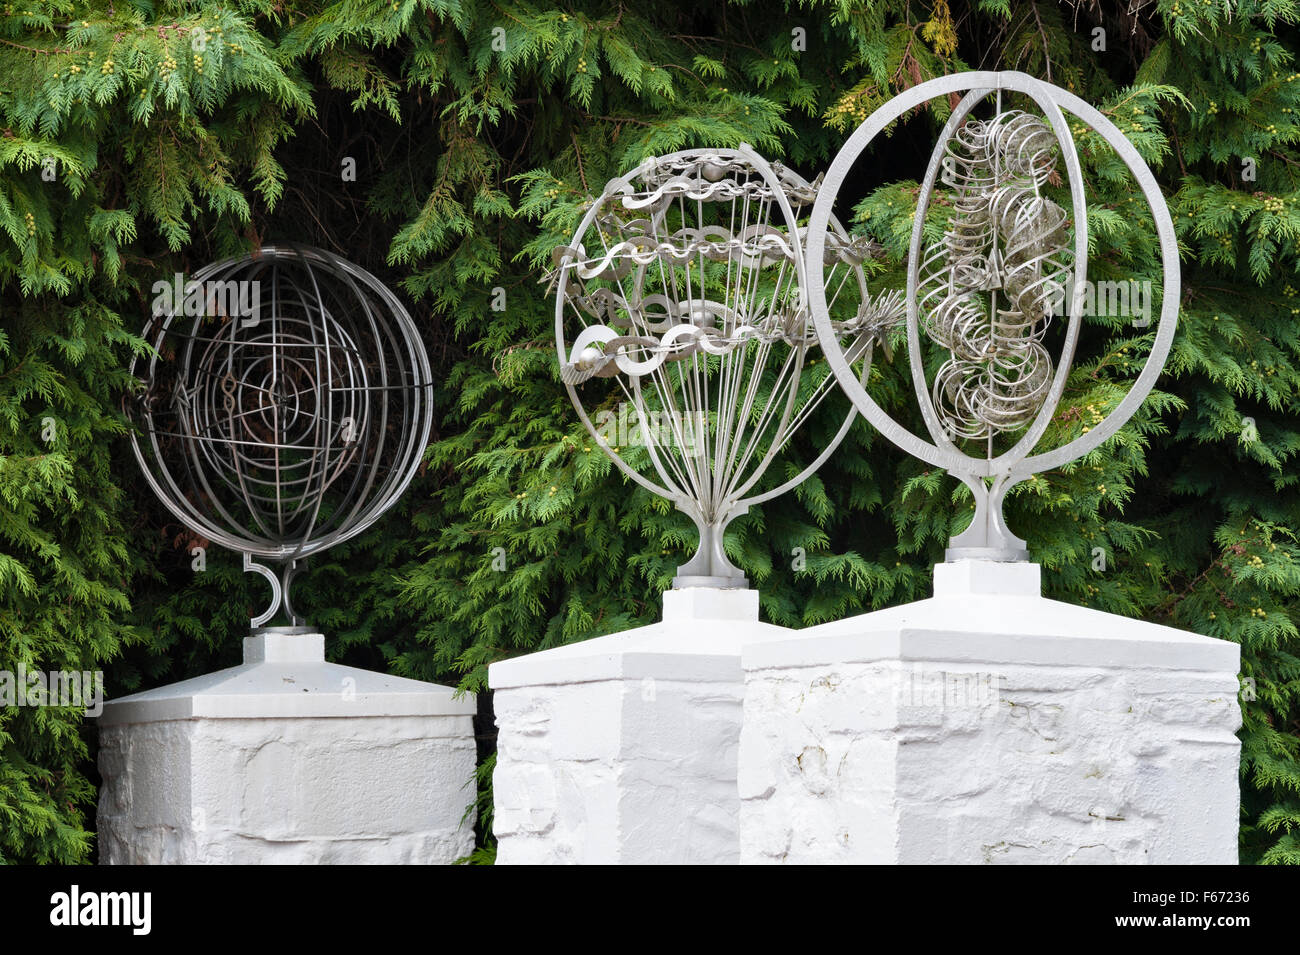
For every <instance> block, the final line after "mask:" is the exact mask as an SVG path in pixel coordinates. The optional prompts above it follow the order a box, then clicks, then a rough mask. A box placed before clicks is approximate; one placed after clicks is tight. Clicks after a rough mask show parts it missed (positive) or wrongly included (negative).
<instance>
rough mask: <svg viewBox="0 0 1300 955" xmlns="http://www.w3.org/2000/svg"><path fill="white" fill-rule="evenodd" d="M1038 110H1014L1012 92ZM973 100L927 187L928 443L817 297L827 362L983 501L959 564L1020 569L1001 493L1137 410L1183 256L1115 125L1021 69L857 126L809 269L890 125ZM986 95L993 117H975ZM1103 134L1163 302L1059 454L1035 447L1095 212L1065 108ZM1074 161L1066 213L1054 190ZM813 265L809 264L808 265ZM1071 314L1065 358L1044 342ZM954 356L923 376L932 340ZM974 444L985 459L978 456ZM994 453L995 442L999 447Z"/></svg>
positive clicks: (928, 86)
mask: <svg viewBox="0 0 1300 955" xmlns="http://www.w3.org/2000/svg"><path fill="white" fill-rule="evenodd" d="M1004 92H1006V93H1008V94H1012V93H1014V94H1022V95H1023V97H1025V98H1027V100H1028V103H1031V104H1032V111H1031V110H1030V109H1024V110H1020V109H1004V108H1003V103H1002V99H1003V93H1004ZM954 93H959V94H965V95H964V97H963V98H962V99H961V101H960V103H959V104H958V105H957V106H956V108H955V109H953V111H952V115H951V118H950V119H949V120H948V123H947V125H946V126H945V127H944V129H943V132H942V133H941V134H940V137H939V142H938V144H937V145H936V146H935V149H934V152H933V154H932V155H931V158H930V163H929V168H928V169H927V170H926V174H925V179H924V180H923V182H922V184H921V189H920V194H919V198H918V201H917V211H916V216H915V222H914V224H913V229H912V239H911V248H910V250H909V261H908V274H907V295H906V308H907V319H906V329H907V344H908V360H909V363H910V365H911V370H912V380H913V385H914V388H915V391H916V395H917V398H918V401H919V402H920V410H921V414H922V417H923V418H924V420H925V425H926V429H927V430H928V432H929V435H930V440H929V441H926V440H924V439H922V438H919V437H917V436H916V435H914V434H913V433H912V432H911V431H909V430H908V429H907V428H904V427H903V426H902V425H900V424H899V423H898V422H896V421H894V420H893V419H892V418H891V417H890V416H889V415H888V414H887V413H886V412H885V411H884V410H883V409H882V408H881V407H880V406H879V405H878V404H877V403H876V402H875V401H874V400H873V399H872V398H871V396H870V395H869V394H868V393H867V390H866V388H865V387H864V386H863V384H862V382H861V380H860V378H859V376H857V375H856V374H855V373H854V371H853V369H852V368H851V366H850V362H849V361H848V357H849V356H847V355H846V354H845V353H844V351H843V349H842V348H841V347H840V346H839V344H838V341H837V335H836V329H835V323H834V320H833V317H832V315H831V313H830V311H829V310H828V303H827V302H826V300H825V296H824V294H823V292H822V290H821V287H820V285H819V283H817V282H816V281H814V282H812V283H811V285H810V286H809V299H810V304H811V308H812V312H813V316H814V322H815V324H816V327H817V331H818V333H819V334H820V336H821V338H822V345H823V349H824V351H825V353H826V357H827V360H828V362H829V364H830V366H831V368H832V369H833V370H834V372H835V375H836V377H837V378H838V379H839V382H840V384H841V386H842V387H843V388H844V390H845V392H846V393H847V394H848V395H849V397H850V399H851V400H852V401H853V403H854V405H856V406H857V408H858V409H859V410H860V411H861V412H862V413H863V415H864V416H865V417H866V418H867V419H868V420H869V421H870V422H871V423H872V425H873V426H874V427H876V428H877V429H878V430H879V431H881V432H882V433H883V434H884V435H885V436H886V437H888V438H889V439H890V440H892V441H893V442H894V443H895V444H897V445H899V446H900V447H901V448H903V449H904V450H905V451H907V452H909V453H910V454H912V455H914V456H916V457H918V458H920V459H922V460H923V461H926V462H927V463H929V464H932V465H934V466H936V467H940V468H944V469H946V470H948V471H949V472H950V473H952V474H954V475H955V476H956V477H958V478H960V479H961V480H962V481H963V482H964V483H965V484H966V485H967V486H968V487H970V489H971V491H972V492H973V493H974V496H975V517H974V520H973V521H972V523H971V525H970V527H969V528H967V529H966V530H965V531H964V532H962V533H961V534H959V535H958V536H956V537H954V538H953V539H952V541H951V544H950V547H949V549H948V552H947V558H948V559H949V560H958V559H962V558H975V559H987V560H1004V561H1006V560H1024V559H1026V558H1027V557H1028V551H1027V550H1026V547H1025V541H1024V540H1022V539H1020V538H1018V537H1016V536H1015V535H1014V534H1012V533H1011V531H1010V530H1009V529H1008V527H1007V525H1006V522H1005V520H1004V519H1003V516H1002V505H1003V502H1004V500H1005V498H1006V494H1007V491H1008V490H1009V489H1010V488H1011V487H1013V486H1014V485H1016V484H1017V483H1019V482H1020V481H1023V480H1025V479H1027V478H1028V477H1029V476H1030V475H1031V474H1034V473H1036V472H1038V471H1043V470H1047V469H1050V468H1054V467H1059V466H1060V465H1062V464H1065V463H1066V462H1069V461H1071V460H1074V459H1075V458H1078V457H1081V456H1082V455H1084V454H1086V453H1088V452H1089V451H1091V450H1092V449H1094V448H1096V447H1097V446H1098V445H1100V444H1101V443H1102V442H1103V441H1105V440H1106V439H1107V438H1109V437H1110V436H1111V435H1113V434H1114V433H1115V432H1116V431H1118V430H1119V428H1120V427H1122V426H1123V425H1124V423H1125V422H1126V421H1128V420H1129V418H1131V417H1132V416H1133V414H1134V412H1136V411H1137V409H1138V407H1139V406H1140V405H1141V403H1142V401H1143V400H1144V399H1145V398H1146V396H1147V395H1148V394H1149V393H1150V391H1151V389H1152V387H1153V386H1154V385H1155V381H1156V378H1157V377H1158V376H1159V374H1160V371H1161V369H1162V368H1163V366H1164V362H1165V358H1166V357H1167V356H1168V354H1169V349H1170V346H1171V344H1172V343H1173V338H1174V331H1175V326H1176V324H1177V319H1178V299H1179V267H1178V247H1177V242H1176V240H1175V235H1174V229H1173V223H1172V221H1171V220H1170V217H1169V211H1168V208H1167V207H1166V205H1165V202H1164V198H1163V197H1162V196H1161V193H1160V189H1159V187H1158V185H1157V184H1156V181H1155V177H1154V176H1152V174H1151V171H1150V170H1149V169H1148V168H1147V166H1146V164H1145V163H1144V162H1143V161H1142V158H1141V156H1140V155H1139V154H1138V152H1137V150H1136V149H1135V148H1134V147H1133V145H1132V143H1130V142H1129V141H1128V139H1127V138H1125V136H1124V135H1123V133H1121V132H1120V131H1119V130H1118V129H1117V128H1116V127H1115V125H1114V124H1113V123H1112V122H1111V121H1110V120H1108V119H1107V118H1106V117H1105V116H1103V115H1102V114H1101V113H1100V112H1098V111H1097V110H1096V109H1094V108H1093V107H1091V106H1089V105H1088V104H1087V103H1085V102H1083V101H1082V100H1081V99H1079V98H1078V97H1077V96H1074V95H1073V94H1071V93H1068V92H1066V91H1065V90H1062V89H1060V88H1058V87H1055V86H1052V85H1050V84H1047V83H1044V82H1041V81H1039V80H1036V79H1034V78H1033V77H1031V76H1028V75H1026V74H1024V73H1015V72H1003V73H986V72H980V73H959V74H955V75H953V76H945V77H940V78H938V79H934V80H930V81H928V82H925V83H921V84H919V85H917V86H914V87H913V88H911V89H910V90H907V91H906V92H904V93H902V94H900V95H899V96H897V97H895V98H894V99H892V100H890V101H889V102H888V103H885V104H884V105H883V106H881V107H880V108H879V109H878V110H876V111H875V112H874V113H873V114H872V115H871V116H870V117H868V119H867V120H866V121H865V122H864V123H863V124H862V125H861V126H859V127H858V129H857V130H856V131H855V132H854V133H853V134H852V136H850V138H849V140H848V142H847V143H846V144H845V145H844V148H843V149H842V150H841V151H840V153H839V155H837V156H836V158H835V160H834V162H833V163H832V165H831V168H830V170H829V171H828V172H827V174H826V181H825V183H824V184H823V186H822V189H821V191H820V193H819V195H818V196H817V201H816V203H815V204H814V207H813V210H812V215H811V219H810V222H809V226H808V232H809V235H808V242H807V247H808V252H807V254H808V259H809V262H810V263H813V262H817V261H819V260H820V258H821V256H822V255H823V251H824V249H825V248H827V247H828V246H829V245H830V244H831V243H832V242H833V241H834V240H833V239H831V238H830V237H831V236H832V235H834V234H835V231H836V227H835V226H834V225H833V216H832V209H833V207H834V203H835V200H836V197H837V196H838V193H839V190H840V187H841V185H842V184H843V182H844V179H845V176H846V175H848V173H849V171H850V169H851V168H852V166H853V164H854V162H856V161H857V159H858V157H859V156H861V155H862V154H863V152H864V151H865V150H866V149H867V147H868V146H869V145H870V144H871V142H872V141H873V140H874V139H875V138H876V136H877V135H879V134H880V132H881V131H882V130H884V129H885V127H887V126H888V125H889V124H890V123H892V122H894V121H895V120H897V119H898V118H899V117H901V116H903V115H904V114H906V113H908V112H909V111H911V110H914V109H916V108H917V107H918V106H921V105H923V104H925V103H927V102H928V101H930V100H932V99H935V98H937V97H947V96H950V95H952V94H954ZM990 98H992V100H993V104H992V115H991V116H989V117H988V118H987V119H982V120H981V119H977V118H976V117H975V115H974V113H975V111H976V109H977V108H980V107H981V106H982V105H983V104H985V103H986V102H987V101H988V100H989V99H990ZM1066 113H1068V114H1071V115H1072V116H1074V117H1075V118H1076V119H1077V120H1079V121H1081V122H1082V123H1083V124H1085V125H1086V126H1088V127H1090V128H1091V129H1093V130H1094V131H1095V132H1096V133H1097V134H1098V135H1099V136H1100V137H1101V138H1102V139H1103V140H1104V141H1105V142H1106V143H1107V144H1108V145H1109V146H1110V147H1111V148H1112V149H1114V150H1115V152H1116V154H1117V155H1118V156H1119V158H1120V159H1121V160H1123V162H1124V164H1125V165H1126V166H1127V167H1128V169H1129V172H1130V173H1131V174H1132V176H1133V178H1134V180H1135V181H1136V182H1137V184H1138V186H1139V187H1140V189H1141V192H1142V195H1143V197H1144V198H1145V199H1146V202H1147V204H1148V205H1149V207H1150V210H1151V215H1152V218H1153V221H1154V223H1155V229H1156V234H1157V236H1158V238H1159V242H1160V250H1161V256H1162V259H1163V263H1162V267H1163V282H1162V301H1161V311H1160V319H1159V323H1158V325H1157V326H1156V329H1155V334H1154V338H1153V341H1152V344H1151V351H1150V353H1149V355H1148V357H1147V360H1146V362H1145V364H1144V365H1143V367H1142V370H1141V372H1140V374H1139V375H1138V377H1137V379H1136V381H1135V382H1134V383H1133V385H1132V387H1131V388H1130V389H1129V391H1128V392H1127V393H1126V394H1125V396H1124V397H1123V399H1122V400H1121V401H1120V402H1119V403H1118V404H1117V405H1116V406H1115V408H1114V409H1112V410H1111V412H1110V413H1109V415H1107V416H1106V417H1105V418H1104V420H1102V421H1101V422H1100V423H1098V424H1096V425H1095V426H1093V427H1092V428H1090V429H1084V431H1083V433H1081V434H1080V435H1078V436H1077V437H1074V438H1073V439H1072V440H1069V441H1068V442H1066V443H1065V444H1063V445H1062V446H1060V447H1055V448H1051V447H1048V448H1040V447H1039V445H1040V443H1041V440H1042V438H1043V435H1044V433H1045V432H1046V430H1047V428H1048V426H1049V424H1050V423H1051V421H1052V418H1053V416H1054V415H1055V414H1056V412H1057V409H1058V406H1059V404H1060V402H1061V399H1062V395H1063V393H1064V391H1065V387H1066V380H1067V377H1068V375H1069V372H1070V368H1071V364H1072V362H1073V358H1074V352H1075V347H1076V345H1077V343H1078V340H1079V333H1080V326H1081V322H1082V317H1083V310H1084V309H1083V303H1084V298H1085V292H1086V290H1087V277H1088V276H1087V270H1088V213H1087V204H1086V201H1085V196H1084V186H1083V179H1082V170H1081V168H1080V165H1079V159H1078V155H1077V153H1076V151H1075V147H1074V140H1073V137H1072V135H1071V132H1070V127H1069V124H1068V123H1067V122H1066V119H1065V114H1066ZM1062 166H1063V167H1064V173H1065V176H1066V178H1068V182H1069V194H1070V199H1069V202H1070V207H1069V208H1063V207H1062V206H1061V205H1059V204H1058V203H1056V202H1054V201H1053V200H1052V199H1050V198H1049V197H1048V196H1047V195H1045V192H1046V185H1047V183H1048V182H1049V180H1053V179H1056V177H1057V176H1058V175H1059V173H1060V171H1061V167H1062ZM939 183H942V185H943V186H944V187H946V189H947V193H946V195H945V196H943V201H944V202H945V203H946V204H947V205H948V206H949V207H950V208H951V216H950V218H949V220H948V224H947V228H946V229H945V231H944V234H943V236H942V237H941V238H940V239H939V240H938V241H935V242H932V243H931V244H930V245H929V246H928V247H925V245H924V235H923V230H924V226H925V218H926V213H927V211H928V210H929V209H930V207H931V205H932V204H933V203H934V202H935V201H936V200H937V199H939V198H940V197H939V194H938V192H937V186H938V184H939ZM810 269H811V265H810ZM1062 314H1063V315H1064V320H1065V326H1064V329H1063V330H1062V331H1061V333H1060V337H1061V344H1060V350H1059V354H1058V355H1057V357H1056V360H1055V362H1053V358H1052V356H1051V354H1050V353H1049V351H1048V348H1047V347H1046V346H1045V344H1044V340H1045V337H1046V334H1047V331H1048V328H1049V325H1050V323H1051V320H1052V319H1053V317H1057V316H1061V315H1062ZM923 335H924V336H925V338H926V339H927V340H928V341H929V342H931V343H932V345H934V346H938V347H939V348H941V349H942V350H944V351H945V352H946V360H945V361H943V363H942V364H941V365H940V367H939V368H938V371H937V372H936V373H935V374H934V376H933V381H931V382H927V381H926V371H925V368H926V366H925V363H924V360H923V355H922V336H923ZM972 444H974V445H975V446H976V448H977V449H978V450H977V452H976V453H969V452H968V450H967V449H968V448H969V447H970V446H971V445H972ZM999 444H1000V445H1001V446H999Z"/></svg>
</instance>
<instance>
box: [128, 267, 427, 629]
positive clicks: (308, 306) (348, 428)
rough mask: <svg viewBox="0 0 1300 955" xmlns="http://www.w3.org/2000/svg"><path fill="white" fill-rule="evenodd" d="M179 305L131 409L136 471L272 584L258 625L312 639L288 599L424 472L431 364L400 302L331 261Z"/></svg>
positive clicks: (167, 315) (210, 283)
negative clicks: (302, 573)
mask: <svg viewBox="0 0 1300 955" xmlns="http://www.w3.org/2000/svg"><path fill="white" fill-rule="evenodd" d="M168 297H169V298H171V299H172V300H171V301H170V303H167V302H166V301H165V300H164V303H163V305H161V306H156V308H155V315H154V317H153V318H152V319H151V320H150V322H149V324H148V325H147V326H146V328H145V331H144V337H145V338H146V339H147V340H148V341H149V342H150V344H152V346H153V349H154V354H153V355H151V356H150V357H149V358H148V359H147V362H146V363H145V366H144V369H143V376H142V377H143V378H144V382H145V387H144V389H143V390H142V391H141V392H140V393H139V394H138V395H137V396H135V397H134V399H129V400H128V411H129V413H130V414H131V415H132V417H133V419H134V420H135V422H136V423H137V425H138V429H139V431H140V434H139V436H133V437H132V444H133V446H134V449H135V454H136V458H137V460H138V461H139V463H140V467H141V469H142V471H143V472H144V475H145V479H146V480H147V481H148V483H149V486H150V487H152V488H153V490H154V492H155V493H156V494H157V495H158V497H159V498H160V499H161V500H162V502H163V503H164V504H165V505H166V506H167V508H168V510H170V511H171V513H172V514H174V515H175V516H176V518H177V520H179V521H180V522H181V523H182V524H184V525H185V526H186V527H188V528H189V529H190V530H191V531H193V532H194V533H195V534H198V535H200V536H201V537H203V538H206V539H208V540H211V541H214V542H215V543H218V544H220V545H222V546H223V547H228V548H230V549H232V550H236V551H241V552H243V555H244V569H245V570H250V571H255V572H257V573H260V574H262V575H263V576H265V577H266V578H267V580H268V581H269V582H270V584H271V590H272V594H273V599H272V603H271V605H270V607H269V608H268V609H267V610H266V611H265V612H264V613H262V614H261V615H259V616H257V617H255V618H253V620H252V625H253V626H254V627H260V626H261V625H262V624H264V623H266V621H268V620H270V619H271V618H272V617H273V616H274V614H275V613H276V611H277V610H278V609H279V608H280V607H281V606H283V609H284V611H285V613H286V615H287V616H288V618H289V620H290V622H291V624H293V625H299V624H301V623H302V621H301V619H300V618H299V617H298V616H297V615H296V614H295V613H294V610H293V605H292V604H291V603H290V598H289V588H290V583H291V580H292V577H293V574H294V573H295V571H297V570H298V569H299V568H300V566H301V563H302V561H303V560H305V559H306V558H308V557H310V556H311V555H313V554H317V553H319V552H320V551H322V550H324V549H325V548H327V547H331V546H333V545H335V544H338V543H340V542H342V541H345V540H347V539H348V538H351V537H354V536H355V535H357V534H359V533H361V532H362V531H363V530H365V529H366V528H367V527H369V526H370V525H371V524H373V523H374V522H375V521H376V520H377V519H378V518H379V516H380V515H381V514H382V513H383V512H384V511H385V510H387V509H388V508H389V507H391V506H392V505H393V504H394V503H395V502H396V501H397V499H398V497H400V496H401V494H402V492H403V491H405V490H406V487H407V485H408V484H410V481H411V478H412V477H413V476H414V474H415V471H416V469H417V468H418V467H419V464H420V459H421V455H422V454H423V452H424V448H425V446H426V445H427V443H428V437H429V430H430V427H431V426H432V421H433V419H432V405H431V398H432V383H431V376H430V369H429V359H428V356H427V354H426V353H425V350H424V346H423V344H422V343H421V342H420V339H419V336H418V335H417V333H416V329H415V325H414V323H413V322H412V321H411V318H410V316H409V315H408V314H407V312H406V310H405V309H404V308H403V307H402V304H401V302H400V301H398V299H397V297H396V296H395V295H394V294H393V293H392V292H391V291H389V290H388V289H387V288H385V287H384V286H383V285H382V284H381V283H380V282H379V281H378V280H377V279H376V278H375V277H374V276H372V275H370V274H369V273H368V272H366V271H364V270H363V269H361V268H359V267H357V266H356V265H353V264H352V263H350V262H347V261H345V260H344V259H341V258H339V257H338V256H336V255H333V254H331V253H329V252H325V251H322V250H320V249H313V248H305V247H296V246H268V247H266V248H263V249H262V250H261V251H260V252H258V253H256V254H255V255H252V256H248V257H245V258H237V259H230V260H227V261H224V262H219V263H217V264H214V265H209V266H207V267H206V268H204V269H202V270H200V271H199V272H197V273H195V274H194V276H193V277H192V278H191V280H190V281H189V282H187V283H185V284H184V286H183V288H182V287H181V284H180V282H179V277H178V281H177V294H176V295H175V296H174V297H171V296H168ZM131 370H132V373H133V374H135V373H136V363H135V362H133V363H132V368H131ZM254 556H256V557H262V558H265V559H267V560H271V561H277V562H282V563H283V564H284V566H283V569H282V571H281V574H280V575H279V576H277V575H276V574H275V573H274V572H272V570H271V569H269V568H267V567H265V566H263V565H261V564H257V563H254V562H253V560H252V558H253V557H254ZM268 629H274V628H268ZM287 629H291V630H292V629H294V627H290V628H287Z"/></svg>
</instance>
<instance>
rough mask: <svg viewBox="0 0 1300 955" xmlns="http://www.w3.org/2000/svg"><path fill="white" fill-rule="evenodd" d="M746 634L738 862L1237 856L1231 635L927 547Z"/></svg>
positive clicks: (1235, 654)
mask: <svg viewBox="0 0 1300 955" xmlns="http://www.w3.org/2000/svg"><path fill="white" fill-rule="evenodd" d="M935 593H936V596H935V597H934V598H932V599H930V600H923V601H919V602H917V603H913V604H909V605H906V606H903V607H897V608H893V609H890V610H883V611H880V612H877V613H870V614H865V615H863V616H859V617H855V618H852V619H849V620H842V621H837V622H835V623H830V624H825V625H822V626H819V627H814V628H810V629H809V630H807V631H804V632H803V633H802V635H801V636H800V637H799V638H798V639H795V640H789V641H782V642H769V643H766V644H761V645H754V646H750V647H747V648H746V649H745V651H744V654H743V659H744V668H745V678H746V690H745V706H744V729H743V731H742V736H741V747H740V768H739V789H740V797H741V810H740V842H741V861H742V862H796V863H827V862H874V863H904V864H913V863H920V864H928V863H975V864H983V863H1166V864H1171V863H1182V864H1186V863H1217V864H1225V863H1226V864H1235V863H1236V861H1237V827H1238V822H1239V816H1238V809H1239V791H1238V756H1239V744H1238V741H1237V738H1236V736H1235V735H1234V733H1235V731H1236V730H1237V728H1238V727H1239V726H1240V723H1241V716H1240V709H1239V706H1238V702H1237V692H1238V677H1237V674H1238V667H1239V657H1240V648H1239V647H1238V646H1237V645H1236V644H1232V643H1226V642H1224V641H1221V640H1214V639H1211V638H1209V637H1204V636H1199V635H1197V634H1193V633H1185V632H1183V631H1180V630H1175V629H1172V628H1170V627H1165V626H1158V625H1155V624H1150V623H1145V622H1142V621H1138V620H1130V619H1127V618H1124V617H1117V616H1113V615H1111V614H1106V613H1101V612H1098V611H1095V610H1087V609H1084V608H1081V607H1076V606H1072V605H1069V604H1064V603H1060V602H1057V601H1052V600H1046V599H1044V598H1043V597H1041V596H1040V593H1041V591H1040V586H1039V569H1038V566H1037V565H1035V564H994V563H991V562H977V561H962V562H957V563H954V564H945V565H940V566H939V567H937V568H935Z"/></svg>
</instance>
